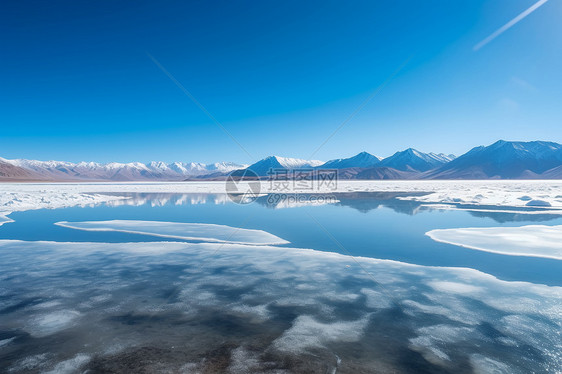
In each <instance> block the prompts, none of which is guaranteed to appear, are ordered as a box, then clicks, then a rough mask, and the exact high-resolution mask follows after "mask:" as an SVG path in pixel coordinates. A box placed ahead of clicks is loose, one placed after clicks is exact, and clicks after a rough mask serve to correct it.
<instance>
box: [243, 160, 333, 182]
mask: <svg viewBox="0 0 562 374" xmlns="http://www.w3.org/2000/svg"><path fill="white" fill-rule="evenodd" d="M322 164H324V162H323V161H318V160H301V159H298V158H288V157H279V156H269V157H266V158H264V159H263V160H260V161H258V162H256V163H254V164H252V165H250V166H248V169H250V170H251V171H253V172H254V173H256V174H257V175H258V176H260V177H263V176H267V175H269V173H270V170H292V169H305V168H314V167H317V166H320V165H322Z"/></svg>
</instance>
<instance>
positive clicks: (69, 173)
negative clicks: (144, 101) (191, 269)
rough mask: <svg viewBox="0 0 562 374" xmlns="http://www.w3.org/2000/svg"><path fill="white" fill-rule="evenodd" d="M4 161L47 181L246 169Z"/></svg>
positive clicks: (228, 164)
mask: <svg viewBox="0 0 562 374" xmlns="http://www.w3.org/2000/svg"><path fill="white" fill-rule="evenodd" d="M1 161H2V162H3V163H4V164H7V165H11V166H12V167H15V168H19V169H21V170H23V171H25V172H27V174H28V175H26V176H25V177H26V178H29V179H44V180H82V179H87V180H114V181H134V180H184V179H186V178H188V177H192V176H198V175H204V174H209V173H213V172H223V173H227V172H230V171H232V170H237V169H241V168H244V167H246V166H247V165H240V164H235V163H232V162H220V163H214V164H203V163H195V162H190V163H187V162H174V163H170V164H167V163H165V162H159V161H153V162H149V163H147V164H143V163H141V162H131V163H118V162H111V163H107V164H101V163H97V162H78V163H72V162H65V161H36V160H24V159H17V160H4V159H2V160H1ZM12 173H13V172H12ZM19 174H20V175H21V174H22V172H19Z"/></svg>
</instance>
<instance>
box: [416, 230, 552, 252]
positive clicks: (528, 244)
mask: <svg viewBox="0 0 562 374" xmlns="http://www.w3.org/2000/svg"><path fill="white" fill-rule="evenodd" d="M426 235H427V236H429V237H430V238H432V239H433V240H435V241H438V242H442V243H448V244H453V245H458V246H461V247H466V248H471V249H476V250H480V251H486V252H492V253H499V254H504V255H512V256H531V257H544V258H552V259H557V260H562V225H559V226H544V225H528V226H520V227H472V228H458V229H438V230H431V231H428V232H427V233H426Z"/></svg>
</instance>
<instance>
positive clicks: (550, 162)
mask: <svg viewBox="0 0 562 374" xmlns="http://www.w3.org/2000/svg"><path fill="white" fill-rule="evenodd" d="M295 169H300V170H306V171H308V172H311V173H312V172H313V171H315V170H323V169H330V170H334V169H336V170H337V171H338V177H339V178H340V179H362V180H363V179H562V145H561V144H558V143H554V142H546V141H531V142H516V141H504V140H499V141H497V142H495V143H494V144H491V145H489V146H479V147H475V148H473V149H471V150H470V151H468V152H467V153H465V154H463V155H461V156H459V157H455V156H454V155H446V154H443V153H439V154H436V153H423V152H420V151H418V150H415V149H413V148H408V149H406V150H404V151H400V152H396V153H395V154H393V155H392V156H389V157H387V158H384V159H383V158H380V157H377V156H375V155H372V154H370V153H367V152H361V153H359V154H357V155H355V156H352V157H349V158H340V159H334V160H329V161H326V162H323V161H318V160H301V159H296V158H287V157H279V156H269V157H266V158H264V159H262V160H259V161H257V162H256V163H254V164H252V165H241V164H236V163H232V162H220V163H214V164H203V163H194V162H191V163H186V162H174V163H164V162H150V163H147V164H143V163H140V162H132V163H116V162H113V163H107V164H100V163H96V162H79V163H71V162H63V161H35V160H23V159H17V160H6V159H3V158H0V180H2V181H83V180H90V181H92V180H95V181H183V180H224V179H225V178H226V177H227V176H228V175H229V174H230V173H232V172H235V173H238V174H240V175H247V174H246V173H244V172H245V171H247V170H251V171H252V172H253V173H255V174H256V175H257V176H259V177H260V178H262V177H263V178H265V177H267V176H269V175H270V171H271V170H276V171H283V170H285V171H290V170H295Z"/></svg>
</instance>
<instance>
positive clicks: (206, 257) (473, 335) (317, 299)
mask: <svg viewBox="0 0 562 374" xmlns="http://www.w3.org/2000/svg"><path fill="white" fill-rule="evenodd" d="M400 196H407V195H406V194H400V193H395V194H387V193H385V194H382V193H354V194H336V197H337V200H338V202H337V203H334V204H326V205H312V206H294V207H286V206H283V204H276V203H271V200H270V199H268V197H267V196H264V197H261V198H259V199H258V200H257V201H256V202H254V203H252V204H243V205H241V204H234V203H232V202H230V201H229V200H228V198H226V197H225V196H223V195H205V194H181V195H180V194H135V195H129V197H130V198H129V199H128V200H123V201H120V202H117V203H114V204H112V205H109V204H104V205H98V206H94V207H83V208H66V209H57V210H37V211H27V212H19V213H14V214H12V215H10V218H12V219H13V220H14V221H15V222H12V223H7V224H4V225H3V226H1V227H0V239H3V240H6V239H10V240H21V241H24V242H13V241H4V242H2V245H1V247H0V270H1V272H0V280H1V283H0V284H1V288H0V372H30V373H31V372H48V371H53V372H84V371H86V372H92V373H95V372H126V371H131V372H178V373H183V372H185V373H195V372H232V373H237V372H240V373H245V372H272V373H281V372H315V373H316V372H321V373H325V372H331V373H333V372H338V373H340V372H347V373H358V372H365V373H368V372H383V373H384V372H412V373H420V372H455V373H462V372H467V373H470V372H477V371H479V370H481V371H484V372H486V371H491V370H497V371H498V372H509V373H516V372H529V371H537V372H556V371H557V370H560V369H561V367H560V365H561V364H560V359H561V357H560V350H561V348H562V342H561V338H560V334H559V331H560V322H561V321H560V308H561V306H560V300H561V297H562V295H560V289H559V288H558V287H552V286H561V285H562V279H561V276H560V274H562V266H561V265H560V261H556V260H551V259H541V258H532V257H516V256H503V255H498V254H492V253H487V252H480V251H475V250H470V249H466V248H461V247H457V246H452V245H448V244H444V243H437V242H434V241H433V240H431V239H430V238H428V237H427V236H425V235H424V234H425V232H427V231H429V230H432V229H438V228H456V227H486V226H520V225H526V224H538V223H542V224H547V225H559V224H562V218H560V217H559V216H555V215H542V214H521V213H505V212H486V213H482V212H468V211H456V210H447V211H440V210H434V209H429V208H427V207H423V206H420V204H418V203H416V202H414V201H405V200H400V199H399V198H398V197H400ZM115 219H120V220H148V221H170V222H186V223H209V224H222V225H228V226H232V227H241V228H247V229H259V230H264V231H267V232H269V233H271V234H274V235H276V236H278V237H280V238H282V239H285V240H287V241H288V242H289V244H285V245H280V246H275V247H266V246H264V247H260V246H243V245H231V244H226V245H218V244H210V243H198V242H189V241H181V240H175V239H174V240H172V239H163V238H161V237H154V236H147V235H140V234H129V233H121V232H91V231H80V230H73V229H70V228H65V227H59V226H55V225H54V223H55V222H59V221H70V222H79V221H97V220H115ZM36 241H42V242H40V243H38V242H36ZM45 241H46V242H45ZM172 241H173V242H175V243H170V242H172ZM60 242H72V243H66V244H65V243H60ZM306 249H311V250H315V251H310V250H306ZM336 254H341V255H343V256H339V255H336ZM370 259H372V260H370ZM376 259H381V260H393V261H378V260H376ZM409 264H413V265H409ZM415 265H421V266H415ZM467 269H475V270H478V271H479V272H476V271H473V270H467ZM483 273H485V274H483ZM486 274H489V275H486ZM506 281H508V282H506ZM521 282H525V283H521ZM531 283H532V284H531ZM533 284H535V285H533ZM557 331H558V333H557Z"/></svg>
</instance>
